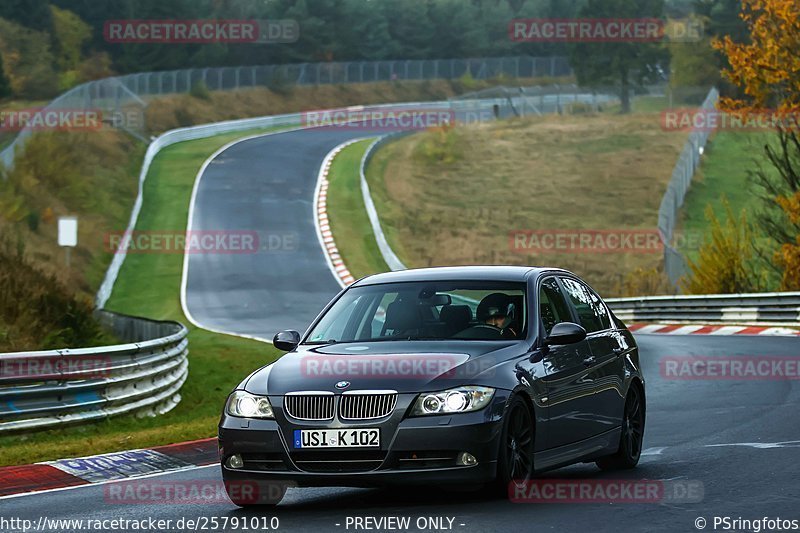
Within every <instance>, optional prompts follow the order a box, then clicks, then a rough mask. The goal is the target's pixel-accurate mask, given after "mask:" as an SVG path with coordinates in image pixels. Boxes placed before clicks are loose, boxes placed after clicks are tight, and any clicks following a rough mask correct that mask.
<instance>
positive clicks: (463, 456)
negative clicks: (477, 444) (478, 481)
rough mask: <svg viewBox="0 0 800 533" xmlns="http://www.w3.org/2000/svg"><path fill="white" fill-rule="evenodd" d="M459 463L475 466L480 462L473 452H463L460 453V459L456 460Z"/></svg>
mask: <svg viewBox="0 0 800 533" xmlns="http://www.w3.org/2000/svg"><path fill="white" fill-rule="evenodd" d="M456 463H458V464H459V465H462V466H474V465H476V464H478V460H477V459H475V456H474V455H472V454H471V453H467V452H461V453H460V454H458V460H457V461H456Z"/></svg>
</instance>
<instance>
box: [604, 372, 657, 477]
mask: <svg viewBox="0 0 800 533" xmlns="http://www.w3.org/2000/svg"><path fill="white" fill-rule="evenodd" d="M644 422H645V403H644V391H642V388H641V387H639V386H638V385H632V386H631V388H630V390H628V395H627V396H626V397H625V410H624V412H623V415H622V432H621V434H620V437H619V448H618V449H617V452H616V453H614V454H612V455H607V456H605V457H601V458H600V459H598V460H597V461H595V464H596V465H597V466H598V467H599V468H600V469H601V470H629V469H631V468H635V467H636V465H637V464H638V463H639V458H640V457H641V455H642V442H643V440H644Z"/></svg>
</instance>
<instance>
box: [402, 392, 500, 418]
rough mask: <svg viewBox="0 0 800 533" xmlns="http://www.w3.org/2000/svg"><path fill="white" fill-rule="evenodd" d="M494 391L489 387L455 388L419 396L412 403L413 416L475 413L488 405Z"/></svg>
mask: <svg viewBox="0 0 800 533" xmlns="http://www.w3.org/2000/svg"><path fill="white" fill-rule="evenodd" d="M493 395H494V389H490V388H489V387H475V386H471V385H470V386H466V387H457V388H455V389H448V390H446V391H442V392H430V393H426V394H420V395H419V396H418V397H417V401H416V402H414V408H413V410H412V411H411V414H412V415H414V416H424V415H445V414H451V413H466V412H469V411H477V410H478V409H482V408H484V407H486V406H487V405H488V404H489V401H490V400H491V399H492V396H493Z"/></svg>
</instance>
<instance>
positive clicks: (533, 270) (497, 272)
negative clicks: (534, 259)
mask: <svg viewBox="0 0 800 533" xmlns="http://www.w3.org/2000/svg"><path fill="white" fill-rule="evenodd" d="M553 271H556V272H560V273H563V274H569V273H570V272H568V271H566V270H563V269H557V268H542V267H527V266H495V265H492V266H455V267H432V268H415V269H410V270H397V271H394V272H385V273H382V274H374V275H372V276H367V277H365V278H362V279H360V280H358V281H357V282H356V283H354V284H353V285H354V286H360V285H376V284H378V283H400V282H404V281H483V280H486V281H519V282H522V281H526V280H528V279H529V278H531V277H532V276H538V275H539V274H542V273H544V272H553Z"/></svg>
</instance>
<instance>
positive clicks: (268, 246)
mask: <svg viewBox="0 0 800 533" xmlns="http://www.w3.org/2000/svg"><path fill="white" fill-rule="evenodd" d="M379 133H380V132H378V133H376V132H374V131H373V132H370V131H365V130H361V129H356V128H319V129H311V130H304V131H294V132H286V133H280V134H273V135H268V136H266V137H259V138H255V139H251V140H247V141H243V142H241V143H238V144H236V145H234V146H232V147H230V148H228V149H227V150H225V151H224V152H222V153H221V154H219V155H218V156H217V157H216V158H215V159H214V160H213V161H212V162H211V163H210V164H209V165H208V167H207V168H206V170H205V172H204V173H203V175H202V177H201V179H200V183H199V186H198V189H197V194H196V198H195V204H194V215H193V223H192V227H191V228H189V229H190V230H191V231H195V232H203V231H224V232H231V234H234V235H235V234H238V233H237V232H241V235H248V234H249V233H248V232H256V233H257V235H258V237H257V239H256V240H257V243H258V250H257V251H256V252H255V253H249V250H248V249H245V250H243V251H244V252H247V253H198V254H193V255H189V256H188V257H189V264H188V269H187V270H188V272H187V280H186V305H187V307H188V310H189V312H190V313H191V315H192V316H193V318H194V319H195V320H196V321H197V322H198V323H200V324H202V325H203V326H206V327H209V328H212V329H216V330H222V331H228V332H234V333H240V334H246V335H252V336H256V337H261V338H265V339H270V340H271V339H272V337H273V336H274V334H275V333H277V332H278V331H280V330H282V329H296V330H299V331H301V332H302V331H303V329H304V328H305V327H306V326H308V324H309V323H310V322H311V320H312V319H313V318H314V317H315V316H316V315H317V313H319V311H321V310H322V308H323V306H324V305H325V304H326V303H327V302H328V301H329V300H330V299H331V298H332V297H333V296H334V295H335V294H336V293H337V292H338V291H339V290H340V285H339V284H338V282H337V281H336V279H335V278H334V276H333V273H332V272H331V270H330V269H329V267H328V265H327V263H326V260H325V256H324V255H323V251H322V247H321V245H320V243H319V240H318V238H317V234H316V229H315V226H314V212H313V204H314V191H315V187H316V183H317V176H318V173H319V169H320V166H321V165H322V162H323V160H324V158H325V156H326V155H327V154H328V152H330V151H331V150H332V149H333V148H335V147H336V146H338V145H339V144H341V143H343V142H346V141H348V140H350V139H354V138H359V137H367V136H370V135H377V134H379ZM384 133H385V132H384Z"/></svg>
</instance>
